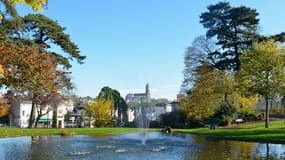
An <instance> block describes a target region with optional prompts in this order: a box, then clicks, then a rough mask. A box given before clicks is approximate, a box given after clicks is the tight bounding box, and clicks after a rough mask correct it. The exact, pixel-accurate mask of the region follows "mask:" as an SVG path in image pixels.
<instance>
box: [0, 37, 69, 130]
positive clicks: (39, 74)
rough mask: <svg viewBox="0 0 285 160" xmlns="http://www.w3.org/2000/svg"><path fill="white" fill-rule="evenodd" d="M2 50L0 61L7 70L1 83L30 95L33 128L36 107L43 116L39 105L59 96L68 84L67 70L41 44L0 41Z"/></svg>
mask: <svg viewBox="0 0 285 160" xmlns="http://www.w3.org/2000/svg"><path fill="white" fill-rule="evenodd" d="M0 51H1V52H0V64H2V66H3V69H4V77H3V78H2V79H0V84H1V86H3V85H5V86H7V87H8V88H9V89H11V90H14V91H16V92H17V93H18V94H22V95H24V96H29V97H31V100H32V110H31V114H30V123H29V127H32V124H33V118H34V117H35V115H34V112H35V109H36V108H37V109H40V114H39V118H40V117H41V116H42V112H41V108H38V107H40V106H39V105H40V104H41V103H42V102H43V100H45V99H46V98H47V97H50V96H52V95H60V90H61V89H63V88H64V87H66V85H65V81H63V80H62V77H65V75H66V74H68V73H67V72H64V71H60V70H59V69H58V68H57V62H56V59H55V58H54V56H53V55H52V54H51V53H46V52H45V51H44V50H43V49H42V48H41V47H40V46H38V47H30V46H26V45H15V44H13V43H9V42H6V41H4V40H0ZM37 120H38V119H37ZM36 124H37V123H35V125H36Z"/></svg>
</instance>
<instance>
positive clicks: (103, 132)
mask: <svg viewBox="0 0 285 160" xmlns="http://www.w3.org/2000/svg"><path fill="white" fill-rule="evenodd" d="M137 131H139V129H137V128H64V129H58V128H32V129H29V128H24V129H22V128H0V137H2V138H3V137H19V136H41V135H46V136H49V135H62V134H63V133H72V134H74V135H91V136H108V135H112V134H121V133H131V132H137ZM149 131H157V129H149ZM67 135H68V134H67Z"/></svg>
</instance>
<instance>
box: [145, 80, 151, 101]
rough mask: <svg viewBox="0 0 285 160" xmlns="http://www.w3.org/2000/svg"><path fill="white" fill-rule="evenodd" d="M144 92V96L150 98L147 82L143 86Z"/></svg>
mask: <svg viewBox="0 0 285 160" xmlns="http://www.w3.org/2000/svg"><path fill="white" fill-rule="evenodd" d="M145 94H146V97H147V98H148V99H150V90H149V84H148V83H147V84H146V86H145Z"/></svg>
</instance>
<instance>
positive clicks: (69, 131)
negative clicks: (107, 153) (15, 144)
mask: <svg viewBox="0 0 285 160" xmlns="http://www.w3.org/2000/svg"><path fill="white" fill-rule="evenodd" d="M138 131H139V129H137V128H65V129H53V128H46V129H45V128H35V129H21V128H0V138H1V137H2V138H3V137H19V136H40V135H46V136H49V135H63V134H64V135H91V136H108V135H113V134H121V133H131V132H138ZM148 131H160V129H148ZM174 132H177V133H191V134H200V135H207V136H212V137H215V138H221V139H232V140H245V141H256V142H270V143H283V144H285V124H284V121H273V122H270V128H267V129H266V128H264V123H252V124H242V125H239V126H238V128H217V129H215V130H210V129H208V128H199V129H174Z"/></svg>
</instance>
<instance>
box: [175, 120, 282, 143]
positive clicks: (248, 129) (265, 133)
mask: <svg viewBox="0 0 285 160" xmlns="http://www.w3.org/2000/svg"><path fill="white" fill-rule="evenodd" d="M174 131H175V132H179V133H192V134H202V135H208V136H212V137H216V138H222V139H232V140H245V141H257V142H270V143H285V124H284V121H273V122H270V128H264V123H262V122H260V123H253V124H245V125H241V126H240V127H239V128H234V129H226V128H218V129H215V130H210V129H208V128H199V129H175V130H174Z"/></svg>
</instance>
